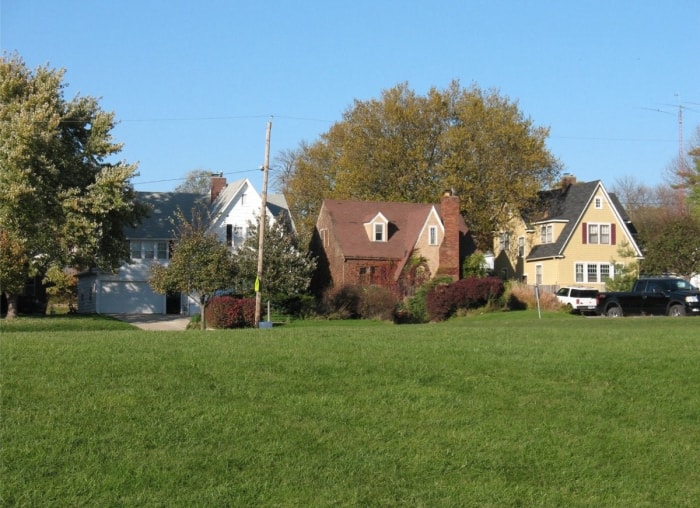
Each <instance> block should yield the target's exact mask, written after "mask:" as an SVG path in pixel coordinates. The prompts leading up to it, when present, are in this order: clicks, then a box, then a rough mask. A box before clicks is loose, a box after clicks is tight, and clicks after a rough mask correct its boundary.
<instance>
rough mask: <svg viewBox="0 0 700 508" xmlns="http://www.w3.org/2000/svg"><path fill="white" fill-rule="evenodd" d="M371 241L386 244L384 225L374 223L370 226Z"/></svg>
mask: <svg viewBox="0 0 700 508" xmlns="http://www.w3.org/2000/svg"><path fill="white" fill-rule="evenodd" d="M372 241H373V242H386V224H384V223H383V222H374V223H373V224H372Z"/></svg>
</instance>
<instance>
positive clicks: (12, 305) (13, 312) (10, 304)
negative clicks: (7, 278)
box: [5, 294, 19, 319]
mask: <svg viewBox="0 0 700 508" xmlns="http://www.w3.org/2000/svg"><path fill="white" fill-rule="evenodd" d="M18 299H19V295H17V294H11V295H7V315H6V316H5V319H14V318H16V317H17V301H18Z"/></svg>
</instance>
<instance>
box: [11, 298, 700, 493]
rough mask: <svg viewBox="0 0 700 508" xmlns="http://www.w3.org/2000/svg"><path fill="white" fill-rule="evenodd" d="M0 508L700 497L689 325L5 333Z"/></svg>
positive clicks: (498, 320)
mask: <svg viewBox="0 0 700 508" xmlns="http://www.w3.org/2000/svg"><path fill="white" fill-rule="evenodd" d="M0 327H1V328H0V330H2V331H1V333H0V362H1V363H0V369H1V382H2V387H1V390H2V392H1V395H2V407H1V420H0V426H1V431H2V434H1V435H0V437H1V440H2V442H1V447H2V448H1V452H0V453H1V462H0V489H1V492H0V495H1V496H2V497H1V499H0V504H2V505H3V506H42V507H43V506H61V507H63V506H163V507H165V506H167V507H171V506H183V507H184V506H187V507H193V506H425V507H436V506H450V507H451V506H455V507H463V506H567V507H572V506H596V507H601V506H605V507H611V506H620V507H632V506H634V507H640V506H648V507H659V506H674V507H676V506H688V507H690V506H698V505H699V504H700V320H698V319H694V318H685V319H672V318H649V319H647V318H640V319H635V318H625V319H616V320H612V319H602V318H584V317H580V316H569V315H564V314H561V313H546V314H544V315H543V317H542V319H538V315H537V313H532V312H529V311H525V312H510V313H494V314H485V315H482V316H473V317H467V318H458V319H453V320H450V321H448V322H446V323H441V324H429V325H411V326H409V325H404V326H396V325H391V324H383V323H374V322H323V321H308V322H306V321H304V322H296V323H292V324H288V325H284V326H281V327H277V328H274V329H271V330H230V331H207V332H200V331H187V332H145V331H141V330H137V329H134V328H131V327H130V326H129V325H125V324H123V323H119V322H116V321H111V320H108V319H101V318H69V317H61V318H58V317H57V318H44V319H24V318H20V319H18V320H16V321H14V322H11V323H7V322H5V321H3V322H2V323H1V324H0Z"/></svg>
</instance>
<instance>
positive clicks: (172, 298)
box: [165, 292, 180, 314]
mask: <svg viewBox="0 0 700 508" xmlns="http://www.w3.org/2000/svg"><path fill="white" fill-rule="evenodd" d="M165 313H166V314H179V313H180V293H170V292H169V293H168V294H166V295H165Z"/></svg>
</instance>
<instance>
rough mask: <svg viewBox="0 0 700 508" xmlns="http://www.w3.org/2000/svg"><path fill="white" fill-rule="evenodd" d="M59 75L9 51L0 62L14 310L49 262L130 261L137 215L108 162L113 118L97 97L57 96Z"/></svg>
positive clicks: (113, 148) (125, 173)
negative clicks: (29, 281) (129, 237)
mask: <svg viewBox="0 0 700 508" xmlns="http://www.w3.org/2000/svg"><path fill="white" fill-rule="evenodd" d="M63 76H64V71H63V70H54V69H50V68H48V67H46V66H44V67H38V68H36V69H34V70H30V69H29V68H28V67H27V66H26V64H25V63H24V61H23V60H22V59H21V58H20V57H19V56H18V55H16V54H12V55H7V54H3V55H2V57H0V227H1V228H2V242H3V243H4V245H3V246H2V250H3V254H7V255H3V256H2V257H0V273H1V274H2V280H0V285H1V286H2V291H3V292H5V293H6V295H7V296H8V301H9V308H8V317H13V315H14V312H15V304H16V296H17V293H18V292H19V289H18V288H21V283H22V282H23V281H24V279H25V278H26V277H27V276H29V275H34V274H36V273H39V272H43V271H45V270H46V269H47V268H48V267H49V266H50V265H55V266H60V267H63V266H74V267H78V268H86V267H90V266H98V267H102V268H113V267H116V266H118V265H119V263H120V262H121V261H122V260H123V259H127V258H128V251H127V246H126V242H125V241H124V228H125V226H127V225H134V224H135V223H137V222H138V220H139V219H140V218H141V217H142V216H143V215H144V213H145V209H144V208H143V207H142V206H140V205H138V204H137V203H136V201H135V199H134V198H135V193H134V190H133V187H132V185H131V183H130V178H131V177H132V176H133V175H134V173H135V171H136V166H135V165H132V164H127V163H126V162H123V161H122V162H114V161H113V157H114V156H116V155H117V154H118V153H119V152H120V151H121V148H122V145H121V144H119V143H115V142H114V141H113V140H112V136H111V131H112V129H113V127H114V125H115V120H114V113H110V112H105V111H102V110H101V109H100V106H99V104H98V101H97V99H95V98H92V97H81V96H76V97H75V98H73V99H71V100H67V99H66V98H65V97H64V89H65V87H66V85H65V84H64V82H63Z"/></svg>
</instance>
